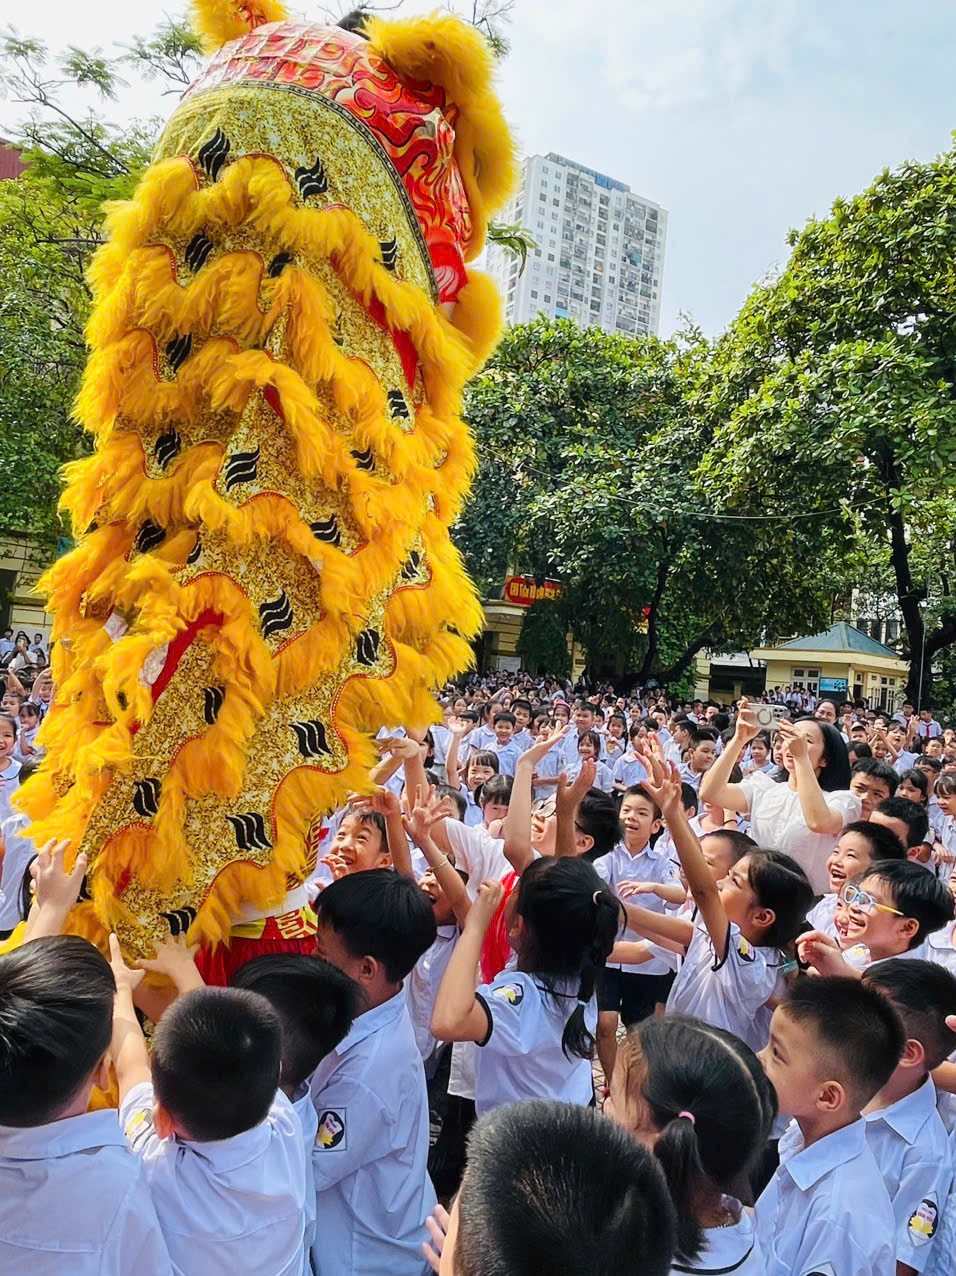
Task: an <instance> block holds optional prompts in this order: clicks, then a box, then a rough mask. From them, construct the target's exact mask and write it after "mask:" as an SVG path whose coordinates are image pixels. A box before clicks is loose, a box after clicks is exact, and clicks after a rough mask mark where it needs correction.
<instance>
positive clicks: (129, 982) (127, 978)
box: [110, 934, 146, 993]
mask: <svg viewBox="0 0 956 1276" xmlns="http://www.w3.org/2000/svg"><path fill="white" fill-rule="evenodd" d="M110 969H111V970H112V971H113V981H114V982H115V984H116V991H117V992H129V993H132V991H133V989H134V988H137V987H139V985H140V984H141V983H142V982H143V980H144V979H145V978H146V971H145V970H134V969H133V968H132V967H130V966H127V964H126V962H125V961H124V959H123V950H122V949H121V948H120V941H119V940H118V939H117V937H116V936H115V935H114V934H111V935H110Z"/></svg>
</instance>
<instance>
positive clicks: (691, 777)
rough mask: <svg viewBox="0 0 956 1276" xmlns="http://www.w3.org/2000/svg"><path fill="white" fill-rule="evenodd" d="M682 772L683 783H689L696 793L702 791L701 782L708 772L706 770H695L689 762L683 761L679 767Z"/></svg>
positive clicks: (680, 772)
mask: <svg viewBox="0 0 956 1276" xmlns="http://www.w3.org/2000/svg"><path fill="white" fill-rule="evenodd" d="M677 770H678V772H679V774H680V781H681V784H689V785H690V787H691V788H692V789H693V790H694V792H695V793H699V792H700V782H701V780H702V779H703V778H704V776H705V775H706V774H707V772H706V771H700V772H698V771H695V770H694V769H693V768H692V767H691V764H690V763H689V762H682V763H681V764H680V766H679V767H678V768H677Z"/></svg>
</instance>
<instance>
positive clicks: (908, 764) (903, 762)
mask: <svg viewBox="0 0 956 1276" xmlns="http://www.w3.org/2000/svg"><path fill="white" fill-rule="evenodd" d="M918 756H919V755H918V754H916V753H910V752H909V751H908V750H906V749H900V754H899V757H898V758H897V759H896V761H895V762H894V763H893V770H894V771H895V772H896V774H897V775H902V774H903V772H904V771H910V770H912V769H913V767H914V766H915V765H916V759H917V757H918Z"/></svg>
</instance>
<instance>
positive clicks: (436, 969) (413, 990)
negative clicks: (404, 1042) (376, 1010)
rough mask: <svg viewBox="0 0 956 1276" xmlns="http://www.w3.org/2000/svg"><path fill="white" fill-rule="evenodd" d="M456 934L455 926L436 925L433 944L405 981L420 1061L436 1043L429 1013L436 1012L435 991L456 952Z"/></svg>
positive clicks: (428, 1057) (431, 1053)
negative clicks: (435, 935) (436, 929)
mask: <svg viewBox="0 0 956 1276" xmlns="http://www.w3.org/2000/svg"><path fill="white" fill-rule="evenodd" d="M459 933H460V932H459V930H458V927H457V926H456V925H454V924H452V925H450V926H439V927H438V934H437V937H436V939H435V942H434V943H433V944H432V946H431V947H430V948H429V949H428V950H427V952H424V953H422V955H421V957H419V959H418V961H417V962H416V963H415V965H414V966H413V967H412V971H411V974H410V975H409V976H408V979H407V980H406V982H405V990H406V996H407V998H408V1013H409V1016H410V1017H411V1021H412V1027H413V1028H414V1030H415V1044H416V1045H417V1046H418V1053H419V1054H420V1055H421V1057H422V1062H424V1061H425V1060H426V1059H430V1058H431V1056H432V1055H433V1054H434V1052H435V1047H436V1045H437V1044H438V1042H437V1040H436V1038H435V1037H434V1036H433V1035H432V1028H431V1023H432V1011H433V1010H434V1009H435V998H436V997H437V995H438V988H439V985H440V984H441V981H442V979H443V978H444V975H445V971H446V970H447V969H448V963H449V961H451V955H452V953H453V952H454V951H455V944H456V943H457V942H458V936H459Z"/></svg>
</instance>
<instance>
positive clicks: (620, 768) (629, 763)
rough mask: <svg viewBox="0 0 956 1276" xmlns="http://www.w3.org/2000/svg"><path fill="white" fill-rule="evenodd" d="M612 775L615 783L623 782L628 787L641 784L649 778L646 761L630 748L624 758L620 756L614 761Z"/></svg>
mask: <svg viewBox="0 0 956 1276" xmlns="http://www.w3.org/2000/svg"><path fill="white" fill-rule="evenodd" d="M611 777H612V779H613V781H614V783H615V784H623V785H624V787H625V788H626V789H629V788H631V787H632V786H633V785H635V784H641V783H643V781H644V780H646V779H647V767H646V766H645V765H644V763H643V762H642V761H641V760H640V758H637V757H635V756H634V754H633V753H631V752H630V750H628V752H627V753H625V754H624V756H623V758H618V760H617V761H616V762H615V763H614V769H613V770H612V772H611Z"/></svg>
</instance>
